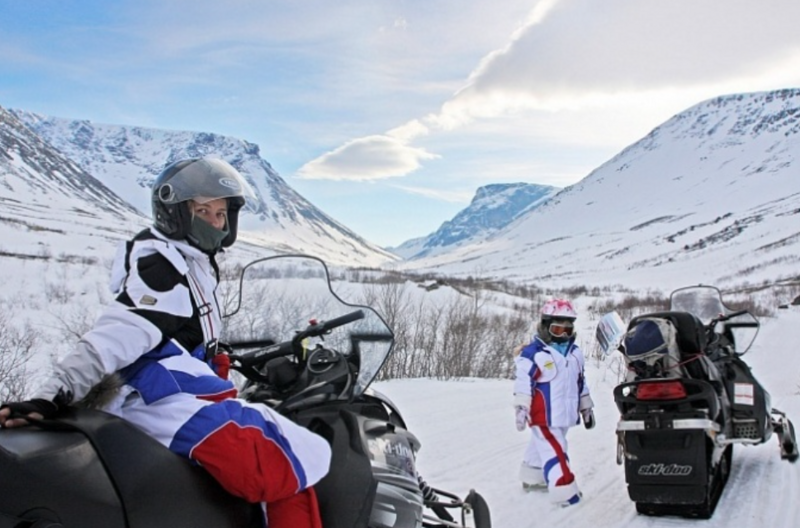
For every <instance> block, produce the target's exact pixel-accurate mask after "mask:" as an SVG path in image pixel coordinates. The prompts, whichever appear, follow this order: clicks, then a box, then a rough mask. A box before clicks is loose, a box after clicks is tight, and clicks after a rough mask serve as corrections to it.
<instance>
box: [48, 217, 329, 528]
mask: <svg viewBox="0 0 800 528" xmlns="http://www.w3.org/2000/svg"><path fill="white" fill-rule="evenodd" d="M123 249H125V250H124V251H120V252H119V253H118V255H117V259H116V260H115V263H114V270H113V273H112V289H113V290H114V291H116V292H117V298H116V301H115V302H113V303H112V304H111V305H109V306H108V307H107V308H106V309H105V311H104V312H103V313H102V315H101V316H100V317H99V319H98V320H97V322H96V324H95V326H94V327H93V329H92V330H90V331H89V332H87V333H86V334H85V335H84V336H83V337H82V338H81V340H80V342H79V344H78V346H77V349H76V350H75V351H74V352H73V353H72V354H70V355H68V356H66V357H65V358H64V360H62V361H61V362H60V363H59V365H58V366H57V376H56V377H54V378H53V379H51V381H50V382H48V383H46V384H45V386H44V387H42V388H41V389H40V391H39V394H38V396H37V397H41V398H47V399H51V400H52V399H54V398H56V396H57V395H58V394H59V393H60V394H61V396H60V399H61V400H62V401H63V399H64V396H65V395H66V396H67V398H66V399H67V400H78V399H80V398H82V397H83V396H84V395H86V394H87V393H88V392H89V390H90V389H91V388H92V386H93V385H95V384H96V383H97V382H98V381H99V380H100V379H101V378H102V377H103V376H104V375H106V374H110V373H114V372H119V373H120V374H121V375H122V378H123V380H124V382H125V385H124V386H123V387H122V389H121V391H120V392H119V393H118V394H117V395H116V397H115V398H114V399H113V401H112V402H111V404H110V405H108V406H107V407H106V409H105V410H107V411H108V412H111V413H113V414H116V415H118V416H120V417H122V418H124V419H126V420H128V421H130V422H132V423H133V424H135V425H137V426H138V427H139V428H141V429H142V430H144V431H145V432H146V433H148V434H149V435H151V436H152V437H154V438H155V439H156V440H158V441H159V442H161V443H162V444H163V445H165V446H166V447H168V448H169V449H170V450H172V451H174V452H176V453H178V454H180V455H182V456H185V457H187V458H189V459H190V460H192V461H194V462H196V463H197V464H199V465H201V466H203V467H204V468H205V469H206V470H207V471H208V472H209V473H211V474H212V475H213V476H214V477H215V478H216V479H217V480H218V481H219V482H220V484H221V485H222V486H223V487H224V488H225V489H226V490H227V491H228V492H230V493H232V494H234V495H237V496H239V497H242V498H244V499H246V500H248V501H250V502H254V503H256V502H261V503H267V516H268V518H269V520H270V526H271V527H275V526H287V527H288V528H294V526H298V527H299V526H317V524H313V523H312V524H307V523H306V524H297V523H298V521H297V520H296V519H294V518H293V519H291V520H289V521H288V522H287V521H281V520H279V519H276V518H275V517H281V516H282V515H283V514H282V512H283V511H285V510H287V509H288V510H295V509H296V507H297V504H296V501H297V500H302V501H306V502H307V504H304V505H302V506H301V508H304V509H308V510H309V511H311V510H313V512H314V516H315V517H316V519H317V521H315V522H318V514H317V509H316V499H315V497H314V496H313V491H310V492H304V490H307V489H308V488H309V487H311V486H312V485H314V484H315V483H316V482H317V481H319V480H320V479H321V478H322V477H323V476H324V475H325V474H326V473H327V471H328V466H329V464H330V456H331V453H330V447H329V446H328V444H327V442H326V441H325V440H324V439H323V438H321V437H319V436H317V435H316V434H314V433H311V432H310V431H308V430H307V429H305V428H302V427H300V426H298V425H296V424H294V423H293V422H291V421H289V420H287V419H286V418H284V417H282V416H280V415H278V414H277V413H275V412H274V411H272V410H271V409H270V408H268V407H267V406H265V405H261V404H251V403H248V402H246V401H244V400H240V399H237V398H236V395H237V391H236V388H235V387H234V385H233V383H232V382H231V381H229V380H227V379H222V378H220V377H219V376H217V375H216V373H215V372H214V370H212V368H211V366H210V365H209V363H208V362H207V358H206V346H205V345H206V344H207V343H211V342H213V341H214V340H215V339H217V337H218V336H219V333H220V329H221V318H220V309H219V306H218V303H217V299H216V293H215V292H216V286H217V269H216V263H215V262H214V261H213V258H212V257H209V256H208V255H207V254H205V253H203V252H201V251H200V250H198V249H196V248H194V247H193V246H190V245H189V244H186V243H184V242H178V241H174V240H169V239H167V238H165V237H164V236H163V235H161V234H160V233H159V232H158V231H156V230H155V229H151V230H149V231H144V232H142V233H140V234H139V235H137V236H136V237H135V238H134V240H133V241H132V243H129V245H128V247H127V248H123ZM306 507H307V508H306Z"/></svg>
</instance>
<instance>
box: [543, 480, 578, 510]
mask: <svg viewBox="0 0 800 528" xmlns="http://www.w3.org/2000/svg"><path fill="white" fill-rule="evenodd" d="M548 491H549V492H550V493H549V495H550V501H552V502H553V503H555V504H558V505H559V506H561V507H566V506H572V505H574V504H578V503H579V502H580V501H581V497H583V493H581V492H580V490H579V489H578V484H577V482H575V481H574V480H573V481H572V482H571V483H569V484H564V485H562V486H552V487H550V488H549V489H548Z"/></svg>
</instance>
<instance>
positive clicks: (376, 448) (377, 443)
mask: <svg viewBox="0 0 800 528" xmlns="http://www.w3.org/2000/svg"><path fill="white" fill-rule="evenodd" d="M369 448H370V451H372V452H373V453H383V454H384V455H387V456H396V457H401V458H409V459H413V458H414V451H412V450H411V448H410V447H408V446H407V445H406V444H404V443H401V442H391V441H389V440H384V439H382V438H373V439H370V441H369Z"/></svg>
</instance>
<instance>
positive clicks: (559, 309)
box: [542, 299, 578, 319]
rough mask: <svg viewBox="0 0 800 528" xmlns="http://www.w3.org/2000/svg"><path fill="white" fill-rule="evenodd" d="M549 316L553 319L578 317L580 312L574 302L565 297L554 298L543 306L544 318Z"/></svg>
mask: <svg viewBox="0 0 800 528" xmlns="http://www.w3.org/2000/svg"><path fill="white" fill-rule="evenodd" d="M545 317H549V318H551V319H577V318H578V312H576V311H575V307H573V306H572V303H571V302H569V301H567V300H564V299H553V300H551V301H547V302H546V303H544V306H542V319H544V318H545Z"/></svg>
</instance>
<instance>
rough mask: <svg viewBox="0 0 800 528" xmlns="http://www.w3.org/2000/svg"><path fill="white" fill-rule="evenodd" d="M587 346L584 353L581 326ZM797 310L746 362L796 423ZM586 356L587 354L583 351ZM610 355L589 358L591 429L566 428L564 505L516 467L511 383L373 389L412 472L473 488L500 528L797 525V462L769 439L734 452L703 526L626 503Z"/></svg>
mask: <svg viewBox="0 0 800 528" xmlns="http://www.w3.org/2000/svg"><path fill="white" fill-rule="evenodd" d="M583 342H584V345H585V348H586V349H588V350H591V347H590V346H589V345H590V343H591V339H590V334H589V331H588V329H587V330H586V331H584V332H583ZM799 342H800V307H792V308H790V309H788V310H778V312H777V316H776V317H775V318H769V319H765V320H763V321H762V327H761V331H760V333H759V335H758V337H757V338H756V342H755V344H754V348H753V349H751V350H750V351H749V352H748V353H747V355H745V359H746V361H747V362H748V364H749V365H750V366H751V367H752V368H753V373H754V374H755V375H756V377H757V378H758V380H759V381H760V382H761V383H762V385H764V386H765V387H766V389H767V390H768V391H769V392H770V394H771V395H772V404H773V407H776V408H778V409H781V410H782V411H784V412H786V413H787V414H788V415H789V417H790V418H792V419H793V420H794V422H795V424H796V425H797V426H800V370H798V364H800V361H799V360H798V358H797V353H798V351H797V350H796V349H795V347H796V343H799ZM587 355H588V353H587ZM611 359H612V358H606V360H605V361H602V362H599V361H597V360H596V359H594V358H591V357H587V366H586V371H587V376H588V378H589V382H590V386H591V389H592V394H593V398H594V400H595V403H596V408H595V414H596V417H597V426H596V427H595V428H594V429H592V430H588V431H587V430H586V429H584V428H583V427H582V426H578V427H576V428H574V429H572V430H571V431H570V434H569V437H568V440H569V455H570V459H571V461H572V467H573V470H574V472H575V474H576V476H577V479H578V484H579V486H580V487H581V490H582V491H583V494H584V496H583V501H582V502H581V503H580V504H578V505H576V506H573V507H570V508H560V507H558V506H554V505H552V504H550V503H549V501H548V500H547V495H546V493H525V492H523V491H522V489H521V487H520V483H519V481H518V480H517V470H518V468H519V463H520V460H521V457H522V452H523V450H524V449H525V446H526V443H527V440H528V434H529V433H528V432H524V433H520V432H517V430H516V429H515V427H514V414H513V411H512V403H511V392H512V382H511V381H510V380H478V379H469V380H462V381H447V382H445V381H434V380H425V379H410V380H393V381H388V382H381V383H377V384H375V386H374V388H375V389H377V390H379V391H381V392H383V393H384V394H386V395H387V396H389V398H391V399H392V400H393V401H394V402H395V403H396V404H397V405H398V406H399V408H400V410H401V412H402V413H403V416H404V418H405V420H406V422H407V423H408V426H409V429H410V430H411V431H412V432H413V433H414V434H415V435H417V436H418V437H419V439H420V440H421V441H422V449H421V451H420V453H419V458H418V468H419V470H420V472H421V474H422V476H423V477H424V478H425V480H427V481H428V483H430V484H431V485H432V486H434V487H438V488H441V489H444V490H447V491H451V492H454V493H456V494H457V495H459V496H462V497H463V496H465V495H466V494H467V492H469V490H470V488H475V489H476V490H477V491H479V492H480V493H481V494H482V495H483V496H484V497H485V498H486V500H487V502H488V503H489V507H490V509H491V513H492V521H493V522H492V525H493V526H494V527H497V528H517V527H549V526H556V527H558V526H563V527H570V528H582V527H591V528H605V527H609V528H612V527H613V528H616V527H621V526H626V527H632V528H661V527H674V526H688V525H691V526H702V527H703V528H730V527H742V528H756V527H769V528H796V527H797V526H800V501H798V498H800V463H796V464H791V463H789V462H786V461H784V460H781V459H780V454H779V451H778V443H777V440H776V437H775V436H773V437H772V438H771V439H770V440H769V441H768V442H767V443H766V444H762V445H758V446H746V447H745V446H736V447H735V448H734V454H733V468H732V471H731V476H730V480H729V481H728V485H727V487H726V489H725V491H724V493H723V495H722V497H721V499H720V502H719V504H718V506H717V510H716V512H715V513H714V516H713V517H712V518H711V519H709V520H695V519H683V518H679V517H646V516H643V515H638V514H637V513H636V510H635V507H634V504H633V502H631V501H630V500H629V498H628V494H627V489H626V484H625V475H624V471H623V467H622V466H618V465H617V464H616V459H615V456H616V455H615V449H616V435H615V426H616V422H617V419H618V414H617V411H616V407H615V405H614V400H613V396H612V389H613V387H614V385H615V383H616V374H615V373H614V368H613V366H612V361H611Z"/></svg>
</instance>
